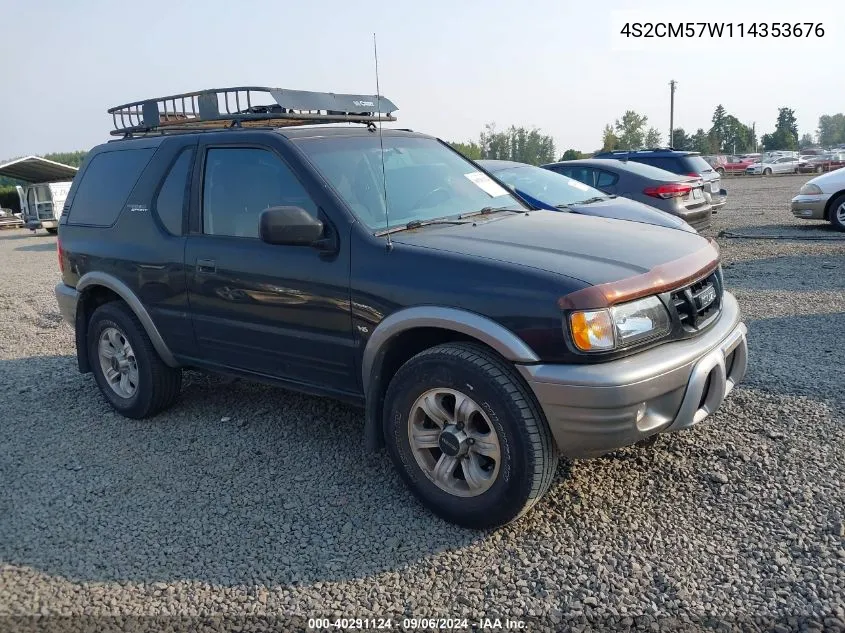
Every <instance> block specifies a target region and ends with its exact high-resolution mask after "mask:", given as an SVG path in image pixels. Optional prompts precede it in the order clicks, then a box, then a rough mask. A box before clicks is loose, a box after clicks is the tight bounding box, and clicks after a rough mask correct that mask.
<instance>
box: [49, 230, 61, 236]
mask: <svg viewBox="0 0 845 633" xmlns="http://www.w3.org/2000/svg"><path fill="white" fill-rule="evenodd" d="M47 232H48V233H49V234H50V235H55V234H56V233H58V232H59V229H47Z"/></svg>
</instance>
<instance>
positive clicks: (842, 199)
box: [827, 193, 845, 231]
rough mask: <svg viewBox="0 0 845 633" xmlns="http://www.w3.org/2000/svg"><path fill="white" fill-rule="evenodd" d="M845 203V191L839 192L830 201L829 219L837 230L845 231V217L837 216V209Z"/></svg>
mask: <svg viewBox="0 0 845 633" xmlns="http://www.w3.org/2000/svg"><path fill="white" fill-rule="evenodd" d="M844 204H845V193H842V194H839V195H838V196H836V198H834V199H833V201H832V202H831V203H830V209H829V210H828V212H827V214H828V215H827V219H828V220H830V223H831V224H832V225H833V228H835V229H836V230H837V231H845V218H842V219H840V218H839V217H837V213H836V210H837V209H838V208H839V207H841V206H842V205H844Z"/></svg>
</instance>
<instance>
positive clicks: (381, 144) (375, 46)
mask: <svg viewBox="0 0 845 633" xmlns="http://www.w3.org/2000/svg"><path fill="white" fill-rule="evenodd" d="M373 57H374V58H375V61H376V102H377V104H378V143H379V147H380V149H381V184H382V191H383V192H384V228H385V230H387V250H390V249H391V248H393V242H392V241H391V239H390V214H389V212H388V208H387V173H386V172H385V169H384V139H383V137H382V134H381V88H380V87H379V82H378V44H376V34H375V33H373Z"/></svg>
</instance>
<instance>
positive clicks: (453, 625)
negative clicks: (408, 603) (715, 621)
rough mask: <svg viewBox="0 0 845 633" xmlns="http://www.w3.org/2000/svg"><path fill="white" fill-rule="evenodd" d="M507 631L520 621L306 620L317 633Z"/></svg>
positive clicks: (521, 625)
mask: <svg viewBox="0 0 845 633" xmlns="http://www.w3.org/2000/svg"><path fill="white" fill-rule="evenodd" d="M365 629H373V630H395V629H398V630H401V631H415V630H431V629H435V630H446V631H460V630H469V629H472V630H511V631H518V630H522V629H525V621H524V620H511V619H509V618H481V619H478V620H470V619H469V618H402V619H401V620H399V619H395V620H394V619H392V618H311V619H309V620H308V630H309V631H320V630H341V631H342V630H365Z"/></svg>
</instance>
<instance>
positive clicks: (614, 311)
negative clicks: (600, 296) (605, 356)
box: [569, 297, 671, 352]
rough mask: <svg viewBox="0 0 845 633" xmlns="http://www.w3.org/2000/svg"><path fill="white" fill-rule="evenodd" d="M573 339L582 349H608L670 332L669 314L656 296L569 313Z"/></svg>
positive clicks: (618, 347) (590, 350) (605, 350)
mask: <svg viewBox="0 0 845 633" xmlns="http://www.w3.org/2000/svg"><path fill="white" fill-rule="evenodd" d="M569 329H570V332H571V333H572V341H573V342H574V343H575V346H576V347H577V348H578V349H580V350H581V351H582V352H607V351H610V350H614V349H621V348H624V347H629V346H631V345H634V344H635V343H640V342H642V341H646V340H649V339H653V338H658V337H660V336H664V335H666V334H668V333H669V330H670V329H671V323H670V321H669V313H668V312H667V311H666V308H665V307H664V305H663V303H662V302H661V301H660V299H658V298H657V297H646V298H645V299H640V300H638V301H632V302H630V303H623V304H621V305H618V306H613V307H612V308H602V309H600V310H582V311H579V312H573V313H572V314H570V315H569Z"/></svg>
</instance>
